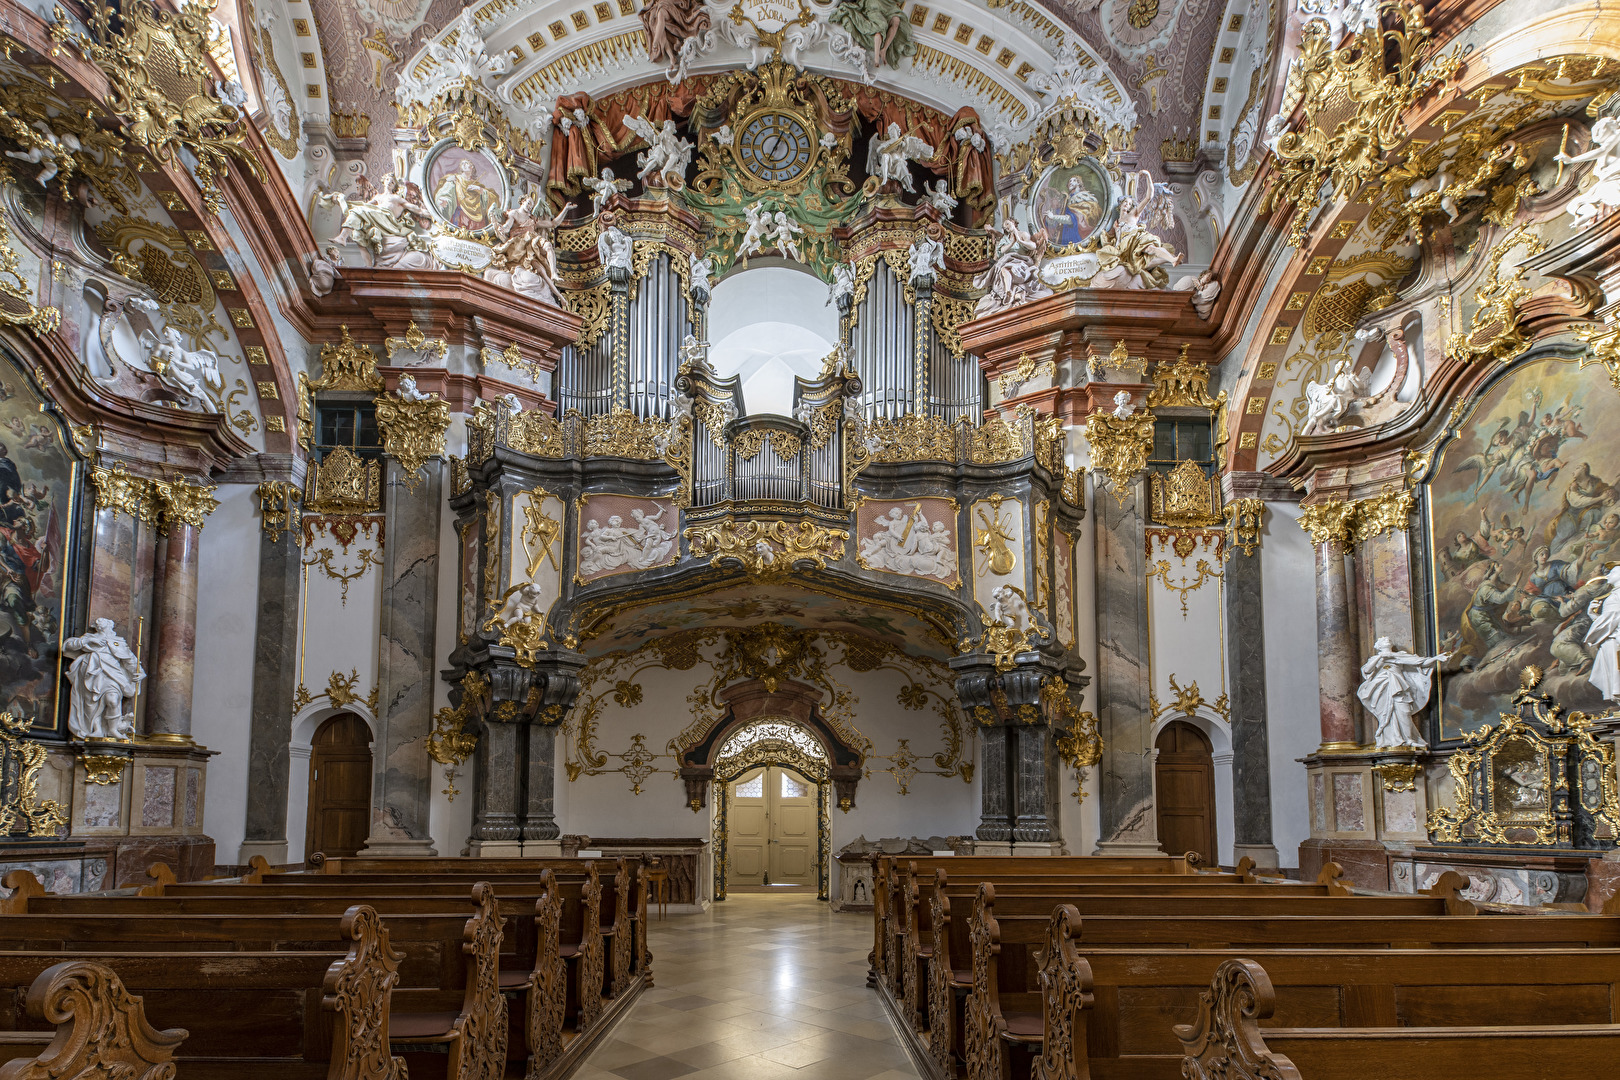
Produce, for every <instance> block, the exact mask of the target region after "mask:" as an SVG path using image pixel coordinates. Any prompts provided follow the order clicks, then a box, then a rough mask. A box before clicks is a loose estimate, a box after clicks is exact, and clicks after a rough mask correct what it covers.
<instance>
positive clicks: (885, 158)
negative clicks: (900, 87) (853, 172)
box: [866, 121, 934, 193]
mask: <svg viewBox="0 0 1620 1080" xmlns="http://www.w3.org/2000/svg"><path fill="white" fill-rule="evenodd" d="M933 156H934V148H933V147H932V146H930V145H928V144H927V143H925V142H923V141H922V140H921V139H919V138H917V136H915V135H906V134H903V133H902V132H901V131H900V125H899V124H897V123H894V122H892V121H891V122H890V124H889V130H888V131H887V132H885V133H884V134H883V135H881V136H873V137H872V142H871V144H870V145H869V146H868V148H867V151H866V171H867V172H868V173H869V174H871V175H872V176H875V177H877V180H878V183H879V184H886V183H888V182H889V181H890V180H897V181H899V183H900V186H901V187H902V188H904V189H905V190H906V191H910V192H913V193H915V192H916V190H917V189H916V188H915V187H913V186H912V183H911V166H910V165H909V164H908V163H909V162H912V161H925V160H927V159H928V158H931V157H933Z"/></svg>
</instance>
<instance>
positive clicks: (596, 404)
mask: <svg viewBox="0 0 1620 1080" xmlns="http://www.w3.org/2000/svg"><path fill="white" fill-rule="evenodd" d="M689 333H692V321H691V318H690V317H689V312H688V309H687V302H686V295H685V288H684V286H683V284H682V281H681V277H680V275H679V274H677V273H676V272H675V270H674V268H673V267H672V266H671V265H670V261H669V255H668V254H666V253H660V254H659V255H658V256H657V257H656V258H655V259H653V260H652V262H651V264H650V265H649V266H648V268H647V272H646V274H644V275H643V276H642V278H641V280H640V281H638V282H637V283H636V296H635V299H633V300H631V301H630V311H629V319H628V320H627V328H626V335H627V337H628V341H627V345H628V346H629V349H628V362H627V365H626V367H627V376H628V382H629V387H628V390H629V401H628V402H627V405H628V406H629V408H630V411H631V412H632V413H634V414H635V415H636V416H638V417H649V416H657V417H667V416H668V415H669V399H670V396H671V395H672V394H674V392H675V373H676V370H677V369H678V368H679V366H680V347H681V342H682V340H684V339H685V337H686V335H687V334H689ZM557 389H558V397H559V399H560V402H561V404H562V407H563V410H564V411H565V412H566V411H567V410H569V409H576V410H578V411H579V412H581V413H584V414H586V415H590V414H593V413H604V412H608V411H610V410H611V409H612V407H613V329H612V327H611V325H610V327H609V328H608V329H607V330H605V331H603V333H602V334H601V335H600V336H599V337H598V338H597V339H596V341H595V342H593V343H592V344H591V345H590V346H589V347H587V348H585V349H578V348H575V347H572V346H570V347H568V348H565V349H564V350H563V355H562V359H561V362H560V363H559V372H558V379H557Z"/></svg>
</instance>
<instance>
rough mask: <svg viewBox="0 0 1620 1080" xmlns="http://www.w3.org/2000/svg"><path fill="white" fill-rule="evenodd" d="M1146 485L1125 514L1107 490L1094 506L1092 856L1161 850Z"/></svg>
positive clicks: (1134, 493) (1135, 491)
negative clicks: (1095, 799)
mask: <svg viewBox="0 0 1620 1080" xmlns="http://www.w3.org/2000/svg"><path fill="white" fill-rule="evenodd" d="M1146 489H1147V482H1146V481H1145V480H1138V481H1137V482H1136V483H1135V484H1133V485H1132V486H1131V489H1130V494H1129V495H1127V496H1126V498H1125V503H1124V505H1123V506H1121V505H1120V502H1119V500H1118V499H1116V498H1115V497H1114V491H1113V488H1112V485H1109V486H1108V487H1107V488H1104V487H1103V486H1102V485H1099V486H1098V487H1097V489H1096V491H1095V495H1094V497H1093V500H1092V518H1093V520H1094V521H1095V523H1096V526H1095V527H1096V530H1097V592H1096V595H1097V730H1098V733H1099V734H1101V736H1102V740H1103V757H1102V761H1101V763H1100V765H1101V768H1100V770H1099V771H1100V773H1101V781H1100V783H1099V787H1100V789H1101V790H1100V794H1099V799H1100V802H1099V811H1098V812H1099V814H1100V816H1101V829H1100V834H1099V838H1098V843H1097V851H1098V852H1099V853H1100V854H1105V855H1129V854H1150V853H1152V852H1156V851H1158V850H1159V838H1158V832H1159V829H1158V819H1157V817H1156V815H1155V809H1154V803H1153V714H1152V711H1151V710H1150V709H1149V707H1148V694H1149V691H1150V690H1151V686H1150V684H1149V671H1148V607H1147V604H1148V601H1147V587H1148V582H1147V578H1146V577H1145V576H1144V575H1145V574H1146V569H1147V568H1146V566H1145V560H1146V558H1147V555H1146V548H1145V547H1144V544H1145V538H1144V528H1145V523H1144V521H1143V518H1142V509H1141V508H1142V506H1143V505H1144V502H1145V498H1146Z"/></svg>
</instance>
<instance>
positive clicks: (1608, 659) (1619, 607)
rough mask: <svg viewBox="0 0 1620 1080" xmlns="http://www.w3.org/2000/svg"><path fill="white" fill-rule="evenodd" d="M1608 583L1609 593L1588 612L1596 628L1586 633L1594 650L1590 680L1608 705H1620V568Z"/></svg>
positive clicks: (1612, 572) (1612, 570)
mask: <svg viewBox="0 0 1620 1080" xmlns="http://www.w3.org/2000/svg"><path fill="white" fill-rule="evenodd" d="M1604 580H1606V581H1607V582H1608V583H1609V591H1608V593H1607V594H1605V595H1603V596H1600V597H1598V598H1597V599H1596V600H1594V601H1592V606H1591V607H1590V608H1588V609H1587V611H1588V613H1589V614H1590V615H1591V616H1592V626H1591V628H1590V629H1589V630H1587V631H1586V644H1587V647H1588V648H1590V649H1592V650H1593V652H1592V673H1591V674H1590V675H1588V676H1587V679H1588V680H1590V681H1591V683H1592V685H1593V686H1595V687H1597V688H1598V692H1599V693H1601V694H1602V695H1603V700H1604V701H1620V564H1617V565H1615V566H1611V567H1610V568H1609V573H1608V576H1607V577H1606V578H1605V579H1604Z"/></svg>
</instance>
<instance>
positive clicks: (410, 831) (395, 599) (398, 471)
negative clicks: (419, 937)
mask: <svg viewBox="0 0 1620 1080" xmlns="http://www.w3.org/2000/svg"><path fill="white" fill-rule="evenodd" d="M441 464H442V463H441V462H440V461H439V460H438V459H434V460H431V461H429V462H428V463H427V465H426V467H425V468H423V469H421V470H420V471H419V472H418V473H417V475H416V476H415V477H414V484H415V487H414V490H413V488H412V486H411V485H410V484H407V483H406V473H405V470H404V469H402V468H401V467H400V465H399V462H397V461H395V460H394V459H393V458H386V459H385V460H384V463H383V468H384V475H385V477H386V483H385V488H386V491H385V494H384V508H383V514H384V524H383V530H384V531H383V535H384V536H385V537H386V540H385V542H384V545H383V565H382V581H383V593H382V618H381V620H380V622H379V626H378V630H379V633H380V636H381V642H380V645H381V649H380V655H379V656H378V660H377V711H378V716H377V738H376V741H375V742H373V743H372V762H373V769H374V773H373V779H372V785H371V836H370V837H369V838H368V839H367V840H366V846H365V849H364V850H365V851H366V852H367V853H369V854H374V855H434V854H437V852H436V851H435V850H434V848H433V838H432V836H431V835H430V834H429V832H428V806H429V801H430V799H431V797H432V772H431V768H432V761H431V760H430V759H429V758H428V753H427V737H428V733H429V732H430V731H432V729H433V679H434V671H433V656H434V622H435V619H436V618H437V616H438V595H439V513H440V510H441V508H442V507H443V505H444V492H443V483H444V477H443V469H442V467H441Z"/></svg>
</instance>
